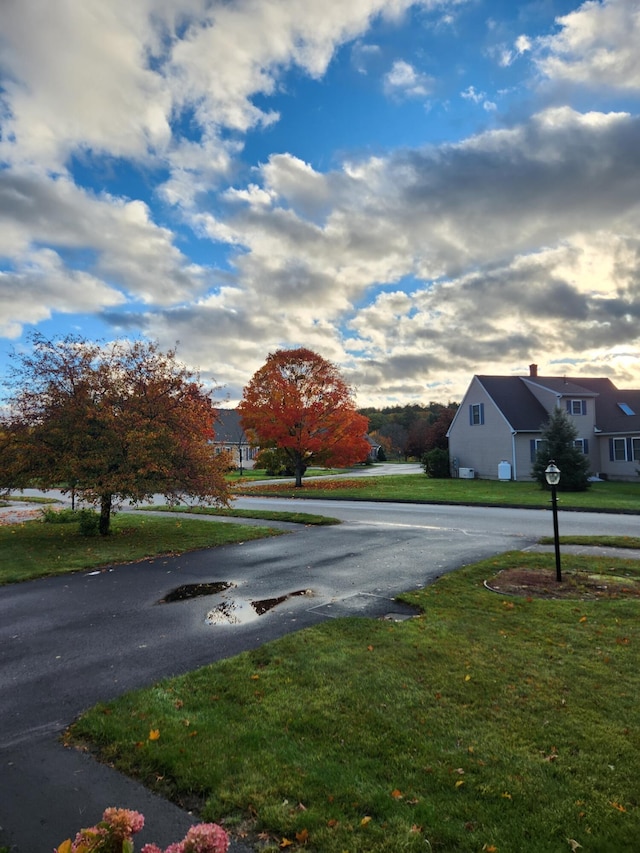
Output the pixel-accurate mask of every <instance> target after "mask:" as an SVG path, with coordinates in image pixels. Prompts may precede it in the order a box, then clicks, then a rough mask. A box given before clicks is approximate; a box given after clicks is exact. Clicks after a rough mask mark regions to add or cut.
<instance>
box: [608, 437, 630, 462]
mask: <svg viewBox="0 0 640 853" xmlns="http://www.w3.org/2000/svg"><path fill="white" fill-rule="evenodd" d="M611 461H612V462H626V461H627V440H626V438H612V439H611Z"/></svg>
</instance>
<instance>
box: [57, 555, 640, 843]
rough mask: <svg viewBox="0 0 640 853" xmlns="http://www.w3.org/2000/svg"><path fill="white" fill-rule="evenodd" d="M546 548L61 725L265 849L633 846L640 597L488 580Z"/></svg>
mask: <svg viewBox="0 0 640 853" xmlns="http://www.w3.org/2000/svg"><path fill="white" fill-rule="evenodd" d="M552 560H553V557H552V556H541V555H539V554H532V553H523V552H511V553H507V554H504V555H502V556H500V557H498V558H493V559H491V560H488V561H485V562H483V563H479V564H476V565H474V566H470V567H466V568H463V569H459V570H457V571H456V572H453V573H451V574H448V575H446V576H445V577H443V578H441V579H440V580H439V581H438V582H437V583H436V584H434V585H432V586H430V587H427V588H425V589H422V590H419V591H417V592H414V593H410V594H407V595H406V596H403V598H404V600H406V601H408V602H410V603H412V604H414V605H415V606H416V607H419V608H420V609H421V615H420V616H419V617H417V618H414V619H410V620H409V621H406V622H400V623H391V622H387V621H377V620H368V619H361V618H350V619H339V620H329V621H327V622H324V623H321V624H319V625H318V626H317V627H315V628H312V629H306V630H303V631H300V632H298V633H295V634H291V635H288V636H286V637H284V638H282V639H280V640H277V641H275V642H272V643H268V644H267V645H265V646H262V647H261V648H259V649H255V650H253V651H250V652H246V653H244V654H242V655H239V656H238V657H235V658H232V659H229V660H224V661H221V662H219V663H216V664H214V665H212V666H209V667H206V668H204V669H201V670H198V671H196V672H193V673H189V674H187V675H185V676H182V677H180V678H176V679H172V680H167V681H163V682H162V683H160V684H158V685H156V686H154V687H152V688H150V689H147V690H143V691H139V692H136V693H132V694H129V695H127V696H124V697H122V698H121V699H119V700H117V701H115V702H111V703H108V704H102V705H98V706H97V707H96V708H94V709H93V710H91V711H89V712H88V713H87V714H86V715H84V716H83V717H82V718H81V719H80V720H79V721H78V722H77V724H76V725H75V726H74V727H73V730H72V737H73V739H74V740H76V741H80V742H88V743H90V744H91V745H92V748H95V749H98V750H100V753H101V756H102V758H103V760H105V761H108V762H113V763H114V764H115V765H116V766H117V767H119V768H120V769H122V770H123V771H124V772H126V773H129V774H131V775H134V776H137V777H139V778H141V779H142V780H143V781H144V782H145V783H146V784H148V785H149V786H150V787H153V788H155V789H156V790H158V791H160V792H161V793H163V794H165V795H167V796H171V797H172V798H173V799H175V800H176V801H177V802H179V803H182V804H183V805H185V806H187V807H189V808H197V809H199V810H200V812H201V814H202V815H203V817H204V818H206V819H209V820H215V821H223V822H224V823H225V824H226V826H227V827H228V828H230V829H231V830H232V831H235V832H236V833H237V834H238V835H243V836H245V837H247V838H249V839H251V840H256V839H257V838H261V839H262V844H263V845H265V844H266V845H267V847H266V849H269V850H276V849H291V850H298V849H300V850H302V849H305V850H309V851H321V853H344V851H349V853H389V851H394V853H395V851H409V853H413V851H415V853H418V851H420V853H424V851H428V850H431V851H451V853H454V851H455V853H465V851H469V853H472V852H473V853H479V851H493V853H495V852H496V851H500V853H511V851H519V853H522V851H524V853H529V851H531V853H533V852H534V851H535V853H546V851H548V853H552V852H553V853H555V852H556V851H558V853H561V851H562V853H564V852H565V851H570V850H580V849H582V850H584V851H594V852H595V851H597V853H605V851H611V853H619V851H621V850H634V849H636V847H637V841H638V838H640V796H639V789H638V779H639V778H640V705H639V703H638V695H639V693H640V666H639V664H640V658H639V653H638V649H639V648H640V603H639V601H638V599H637V598H635V599H631V598H625V597H624V595H622V596H621V597H618V598H616V597H612V595H608V596H607V595H604V594H603V596H602V597H601V598H600V599H599V600H579V599H573V600H557V601H556V600H548V599H547V600H545V599H541V598H538V597H536V596H535V595H529V596H527V597H518V596H505V595H501V594H496V593H494V592H490V591H488V590H487V589H486V588H485V586H484V581H491V580H492V579H495V577H496V576H498V575H499V573H500V572H501V571H503V570H510V569H513V568H514V567H515V568H529V569H531V570H535V568H536V567H540V568H544V567H545V566H551V565H552ZM563 571H564V573H565V575H566V576H570V575H574V574H576V573H582V575H583V576H585V577H586V576H588V577H590V576H591V575H594V576H605V575H606V576H607V577H608V578H612V577H614V576H617V577H619V578H621V579H623V581H624V579H626V580H627V581H629V582H630V583H631V582H632V581H633V582H637V580H639V579H640V577H639V569H638V564H637V563H636V562H634V561H633V560H612V559H609V558H607V559H599V558H593V557H580V558H578V557H572V556H570V555H564V558H563ZM617 594H618V593H614V595H617ZM260 849H265V847H264V846H263V847H261V848H260Z"/></svg>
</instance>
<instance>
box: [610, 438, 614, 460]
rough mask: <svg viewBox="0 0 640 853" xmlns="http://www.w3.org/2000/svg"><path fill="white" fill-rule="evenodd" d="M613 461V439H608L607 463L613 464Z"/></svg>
mask: <svg viewBox="0 0 640 853" xmlns="http://www.w3.org/2000/svg"><path fill="white" fill-rule="evenodd" d="M614 459H615V456H614V453H613V439H612V438H610V439H609V462H613V461H614Z"/></svg>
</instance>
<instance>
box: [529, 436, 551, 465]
mask: <svg viewBox="0 0 640 853" xmlns="http://www.w3.org/2000/svg"><path fill="white" fill-rule="evenodd" d="M546 445H547V442H546V441H545V439H544V438H532V439H531V441H530V442H529V449H530V454H531V461H532V462H535V461H536V459H537V457H538V451H540V452H541V453H544V454H545V455H547V454H548V452H549V451H548V450H547V449H546Z"/></svg>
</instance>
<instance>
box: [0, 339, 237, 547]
mask: <svg viewBox="0 0 640 853" xmlns="http://www.w3.org/2000/svg"><path fill="white" fill-rule="evenodd" d="M32 341H33V349H32V352H31V353H26V354H24V355H21V356H16V359H17V362H18V363H17V366H16V367H15V368H14V370H13V379H12V383H11V384H12V386H13V388H14V394H13V397H12V398H11V399H10V401H9V408H8V414H7V416H6V418H5V419H4V424H3V429H2V431H1V433H0V470H2V478H3V480H4V482H2V483H0V486H4V487H6V488H8V487H14V488H15V487H24V486H36V487H40V488H43V489H48V488H53V487H61V488H62V490H63V491H71V492H73V493H74V494H79V495H81V496H82V497H83V498H84V499H86V500H88V501H89V502H91V503H95V504H98V505H99V507H100V528H99V529H100V533H102V534H106V533H108V532H109V526H110V518H111V511H112V508H113V506H114V504H115V503H117V502H118V501H119V500H123V499H130V500H133V501H140V500H144V499H147V498H150V497H151V496H152V495H154V494H155V493H161V494H163V495H164V496H165V497H166V498H168V499H169V500H170V501H177V500H178V499H179V498H180V497H181V496H187V495H188V496H189V497H196V498H199V499H200V500H204V501H207V502H215V503H223V504H224V503H226V502H227V499H228V491H227V486H226V483H225V480H224V465H225V463H226V461H227V459H226V457H224V458H223V457H217V456H216V454H215V450H214V448H213V445H212V443H211V442H212V439H213V437H214V433H213V426H212V425H213V422H214V418H215V410H214V407H213V403H212V401H211V399H210V398H209V395H208V394H207V393H205V391H204V390H203V388H202V387H201V385H200V383H199V382H198V381H197V379H196V378H195V377H194V376H193V375H192V374H191V373H190V372H189V371H188V370H187V369H186V368H185V367H183V366H182V365H180V364H179V363H178V362H177V361H176V357H175V356H176V354H175V351H173V350H171V351H169V352H168V353H161V352H160V351H159V350H158V347H157V345H156V344H153V343H142V342H136V343H128V342H116V343H113V344H110V345H108V346H101V345H99V344H96V343H90V342H87V341H86V340H84V339H82V338H79V337H75V336H72V335H70V336H67V337H66V338H64V339H62V340H56V341H49V340H47V339H46V338H44V337H43V336H41V335H38V334H36V335H34V336H33V337H32Z"/></svg>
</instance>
